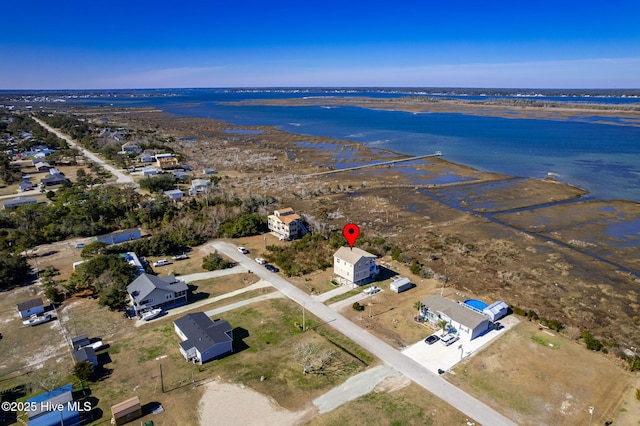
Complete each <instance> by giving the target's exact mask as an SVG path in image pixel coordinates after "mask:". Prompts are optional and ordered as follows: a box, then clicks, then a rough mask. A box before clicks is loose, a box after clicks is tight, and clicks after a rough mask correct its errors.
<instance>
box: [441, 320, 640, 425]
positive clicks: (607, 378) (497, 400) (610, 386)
mask: <svg viewBox="0 0 640 426" xmlns="http://www.w3.org/2000/svg"><path fill="white" fill-rule="evenodd" d="M454 371H455V375H451V376H448V379H449V380H450V381H452V382H453V383H454V384H455V385H457V386H459V387H461V388H462V389H464V390H466V391H467V392H469V393H471V394H472V395H474V396H475V397H477V398H479V399H481V400H482V401H484V402H486V403H487V404H489V405H491V406H493V407H495V408H496V409H497V410H498V411H501V412H503V413H505V414H506V415H507V417H509V418H511V419H512V420H514V421H516V423H518V424H520V425H539V424H562V425H582V424H587V423H588V421H589V415H588V412H587V410H588V407H589V406H595V407H596V411H595V414H594V418H593V422H594V424H603V423H604V422H605V421H607V420H615V419H616V416H617V415H618V411H619V409H620V404H621V401H622V399H623V398H625V397H626V396H627V394H628V393H629V388H630V385H631V380H632V375H631V374H630V373H629V372H626V371H624V370H623V369H622V368H621V367H620V365H619V364H617V363H616V361H615V359H614V358H608V357H606V356H604V355H603V354H601V353H597V352H592V351H589V350H587V349H586V348H584V346H582V345H581V344H579V343H577V342H575V341H572V340H569V339H567V338H565V337H563V336H560V335H557V333H555V332H554V333H550V334H549V333H546V332H545V331H541V330H539V329H538V327H537V326H536V324H534V323H530V322H526V321H523V322H521V323H520V324H519V325H518V326H516V327H515V328H514V329H513V330H510V331H509V332H508V333H506V334H505V335H504V336H503V337H502V338H500V339H499V340H497V341H496V342H494V343H493V344H492V345H491V346H489V347H488V348H486V349H485V350H484V351H483V352H481V353H480V354H478V355H477V356H473V357H471V358H469V359H467V360H466V361H464V362H462V363H461V364H458V366H457V367H455V369H454ZM633 403H634V404H635V405H640V402H638V401H634V402H633ZM633 403H629V404H633ZM615 423H616V424H617V422H615Z"/></svg>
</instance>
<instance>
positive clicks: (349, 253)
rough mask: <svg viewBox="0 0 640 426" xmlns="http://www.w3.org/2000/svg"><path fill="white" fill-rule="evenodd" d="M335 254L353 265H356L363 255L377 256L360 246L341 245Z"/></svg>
mask: <svg viewBox="0 0 640 426" xmlns="http://www.w3.org/2000/svg"><path fill="white" fill-rule="evenodd" d="M334 256H335V257H337V258H338V259H341V260H344V261H345V262H347V263H350V264H351V265H355V264H356V263H358V262H359V261H360V259H362V258H363V257H372V258H374V259H375V258H376V257H377V256H376V255H375V254H371V253H369V252H366V251H364V250H362V249H359V248H358V247H353V248H349V247H340V248H339V249H338V251H337V252H335V254H334Z"/></svg>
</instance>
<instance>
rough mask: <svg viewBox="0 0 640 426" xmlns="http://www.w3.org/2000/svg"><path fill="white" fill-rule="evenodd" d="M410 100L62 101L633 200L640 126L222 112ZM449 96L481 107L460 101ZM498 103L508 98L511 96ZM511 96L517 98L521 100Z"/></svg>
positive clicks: (177, 95)
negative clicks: (260, 129)
mask: <svg viewBox="0 0 640 426" xmlns="http://www.w3.org/2000/svg"><path fill="white" fill-rule="evenodd" d="M415 95H416V94H415V92H412V93H397V92H388V91H376V90H366V91H357V92H353V91H349V90H344V91H340V90H320V89H318V90H316V91H310V90H291V89H287V90H261V89H256V90H224V89H176V90H168V89H167V90H154V91H150V90H146V91H111V92H103V93H98V94H92V95H89V96H85V97H82V98H75V99H73V100H70V101H69V102H73V103H78V104H83V105H117V106H124V107H127V106H128V107H137V106H153V107H157V108H159V109H162V110H164V111H166V112H169V113H173V114H178V115H183V116H193V117H205V118H212V119H216V120H222V121H226V122H229V123H232V124H236V125H252V126H255V125H272V126H277V127H278V128H281V129H283V130H286V131H289V132H293V133H300V134H305V135H313V136H329V137H332V138H336V139H341V140H343V139H347V140H352V141H356V142H362V143H364V144H366V145H367V146H371V147H376V148H380V149H388V150H393V151H396V152H400V153H404V154H410V155H422V154H430V153H434V152H435V151H442V153H443V154H444V157H443V158H444V159H446V160H449V161H452V162H455V163H459V164H464V165H468V166H471V167H474V168H477V169H480V170H485V171H493V172H498V173H505V174H509V175H514V176H522V177H533V178H543V177H546V176H547V175H548V174H552V175H553V176H554V177H556V178H557V179H559V180H560V181H562V182H566V183H569V184H572V185H575V186H579V187H581V188H584V189H586V190H587V191H589V192H590V195H591V196H592V197H594V198H597V199H603V200H610V199H624V200H631V201H636V202H640V127H638V126H622V125H613V124H601V123H597V122H592V123H590V122H587V123H585V122H576V121H571V120H569V121H551V120H533V119H511V118H495V117H476V116H468V115H463V114H456V113H446V114H444V113H434V114H415V113H409V112H398V111H375V110H368V109H364V108H357V107H329V106H328V105H327V106H316V107H277V106H246V105H245V106H238V105H227V104H225V102H232V101H241V100H251V99H271V98H298V97H309V96H376V97H397V96H415ZM428 95H429V96H443V97H444V95H438V94H436V95H434V94H428ZM425 96H426V94H425ZM446 97H464V98H466V99H470V98H474V99H475V98H482V99H487V97H483V96H473V97H471V96H463V95H456V96H446ZM496 97H498V96H496ZM499 97H502V98H505V97H506V98H509V96H508V95H501V96H499ZM514 97H516V92H514ZM517 97H519V98H521V97H522V96H521V95H519V94H518V95H517ZM532 99H533V100H537V101H544V100H549V101H571V102H603V103H620V104H629V103H640V99H637V98H631V99H630V98H628V97H622V96H621V97H615V96H606V97H600V98H593V97H579V96H578V97H576V96H574V97H568V98H567V97H559V96H548V97H545V96H538V95H536V96H535V97H532Z"/></svg>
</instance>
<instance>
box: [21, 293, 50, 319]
mask: <svg viewBox="0 0 640 426" xmlns="http://www.w3.org/2000/svg"><path fill="white" fill-rule="evenodd" d="M17 306H18V312H19V313H20V318H22V319H25V318H29V317H30V316H31V315H40V314H41V313H43V312H44V305H43V304H42V299H41V298H39V297H38V298H35V299H31V300H27V301H26V302H22V303H18V305H17Z"/></svg>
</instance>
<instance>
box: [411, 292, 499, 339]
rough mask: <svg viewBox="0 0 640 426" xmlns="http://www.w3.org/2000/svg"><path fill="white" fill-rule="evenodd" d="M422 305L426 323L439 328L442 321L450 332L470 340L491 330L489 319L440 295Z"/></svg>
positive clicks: (431, 297) (430, 298)
mask: <svg viewBox="0 0 640 426" xmlns="http://www.w3.org/2000/svg"><path fill="white" fill-rule="evenodd" d="M422 304H423V305H424V307H423V308H422V312H421V315H422V316H423V317H424V319H425V320H426V321H428V322H429V323H431V324H432V325H434V326H436V327H439V324H440V322H441V321H445V322H446V323H447V326H448V328H449V330H450V332H454V333H455V334H458V335H459V336H460V337H466V338H467V339H468V340H473V339H475V338H476V337H478V336H481V335H482V334H484V333H486V332H487V331H489V330H490V329H491V328H490V327H491V321H490V320H489V317H487V316H486V315H483V314H481V313H480V312H477V311H474V310H473V309H470V308H468V307H466V306H465V305H464V304H462V303H458V302H455V301H453V300H450V299H447V298H446V297H443V296H440V295H439V294H436V295H432V296H429V297H427V298H426V299H424V300H423V301H422Z"/></svg>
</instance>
